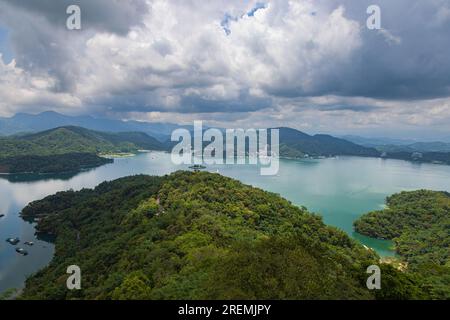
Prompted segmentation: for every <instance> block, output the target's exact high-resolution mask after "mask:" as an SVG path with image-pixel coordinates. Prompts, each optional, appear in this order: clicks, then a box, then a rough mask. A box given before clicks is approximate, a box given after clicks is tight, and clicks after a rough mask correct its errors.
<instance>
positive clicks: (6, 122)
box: [0, 111, 180, 141]
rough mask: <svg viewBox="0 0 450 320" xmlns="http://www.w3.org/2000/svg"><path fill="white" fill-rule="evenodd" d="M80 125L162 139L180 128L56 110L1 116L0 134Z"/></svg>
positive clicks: (87, 127) (175, 125)
mask: <svg viewBox="0 0 450 320" xmlns="http://www.w3.org/2000/svg"><path fill="white" fill-rule="evenodd" d="M64 126H78V127H83V128H86V129H91V130H97V131H105V132H131V131H139V132H145V133H147V134H149V135H151V136H152V137H155V138H157V139H159V140H161V141H164V140H166V139H167V137H168V136H169V135H170V134H171V132H172V131H173V130H174V129H176V128H179V127H180V126H179V125H177V124H171V123H150V122H139V121H123V120H114V119H105V118H94V117H91V116H67V115H63V114H60V113H57V112H54V111H46V112H42V113H39V114H36V115H33V114H27V113H18V114H16V115H14V116H13V117H11V118H2V117H0V135H12V134H18V133H24V132H25V133H26V132H28V133H29V132H40V131H44V130H49V129H53V128H57V127H64Z"/></svg>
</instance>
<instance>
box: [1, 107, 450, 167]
mask: <svg viewBox="0 0 450 320" xmlns="http://www.w3.org/2000/svg"><path fill="white" fill-rule="evenodd" d="M178 128H186V129H188V130H192V126H180V125H177V124H172V123H151V122H139V121H124V120H114V119H101V118H100V119H97V118H94V117H91V116H66V115H62V114H59V113H56V112H53V111H47V112H43V113H40V114H37V115H31V114H25V113H20V114H16V115H15V116H13V117H11V118H0V135H13V137H8V139H5V138H3V139H0V140H2V145H0V149H3V150H4V151H5V154H8V153H11V152H10V151H11V150H12V149H11V146H12V145H14V147H18V148H19V149H20V148H22V149H23V146H24V145H25V144H26V143H29V142H30V141H31V140H33V141H32V142H33V143H34V145H33V148H31V149H33V150H35V149H36V148H35V147H36V144H35V140H36V139H37V138H38V137H41V139H40V141H41V142H42V143H41V144H40V145H39V147H40V148H41V149H42V150H46V152H47V151H48V152H47V153H50V154H54V153H55V152H51V150H53V149H55V148H53V149H52V146H53V144H54V142H55V141H59V143H60V145H59V147H62V149H61V148H60V149H61V150H65V149H67V148H65V147H64V146H65V145H67V143H68V142H70V144H71V145H73V144H74V143H75V142H76V143H80V145H78V146H77V147H76V148H75V150H71V152H73V151H76V152H79V151H80V150H84V151H93V152H95V153H101V151H99V150H107V151H111V150H114V149H117V146H118V145H120V144H122V145H123V144H126V143H129V144H131V145H132V146H131V147H130V148H128V149H129V150H136V149H147V150H170V149H171V147H172V146H173V145H174V144H175V143H176V142H170V135H171V133H172V131H173V130H175V129H178ZM278 129H279V130H280V155H281V156H283V157H291V158H304V157H310V156H312V157H322V156H324V157H329V156H340V155H343V156H344V155H345V156H363V157H380V156H383V157H387V158H394V159H403V160H411V159H412V160H414V161H424V162H439V163H448V162H449V161H450V153H449V152H450V143H445V142H414V141H408V140H396V139H389V138H386V139H381V138H374V139H370V138H362V137H356V136H347V137H348V138H347V139H342V138H337V137H333V136H331V135H325V134H316V135H308V134H306V133H304V132H301V131H298V130H296V129H292V128H286V127H281V128H278ZM11 138H14V141H13V142H11ZM30 139H31V140H30ZM37 140H39V139H37ZM69 140H70V141H69ZM11 143H12V144H11ZM105 143H106V145H105ZM84 145H87V146H89V148H90V149H89V148H87V149H89V150H85V149H86V148H84V147H83V146H84ZM111 146H114V147H111ZM136 146H137V148H136ZM59 147H57V148H56V149H58V148H59ZM5 148H6V149H5ZM13 149H14V148H13ZM25 149H26V148H25ZM25 149H23V150H25ZM119 149H120V148H119ZM122 149H123V148H122ZM125 149H127V148H125ZM125 149H124V150H125ZM14 150H15V149H14ZM23 150H22V151H23ZM42 150H41V151H42ZM53 151H54V150H53ZM417 152H420V153H424V154H423V156H421V157H419V158H422V160H420V159H419V158H417V157H416V155H415V153H417ZM16 153H17V152H13V154H14V155H16ZM42 153H43V152H39V153H38V154H42ZM56 153H59V154H61V153H65V152H56ZM5 154H4V156H5ZM19 154H21V153H20V152H19ZM33 154H34V153H33Z"/></svg>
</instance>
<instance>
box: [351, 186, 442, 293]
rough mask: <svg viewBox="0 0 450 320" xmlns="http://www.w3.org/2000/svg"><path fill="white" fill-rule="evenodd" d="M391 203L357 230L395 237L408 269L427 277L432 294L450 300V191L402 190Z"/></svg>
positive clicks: (360, 221) (364, 219)
mask: <svg viewBox="0 0 450 320" xmlns="http://www.w3.org/2000/svg"><path fill="white" fill-rule="evenodd" d="M387 206H388V207H387V208H386V209H385V210H381V211H375V212H370V213H368V214H366V215H364V216H362V217H361V218H360V219H358V220H357V221H356V222H355V229H356V231H358V232H359V233H362V234H365V235H368V236H371V237H376V238H383V239H393V240H394V241H395V245H396V250H397V252H398V253H399V255H400V256H401V257H402V258H403V259H404V260H405V261H406V262H407V263H408V270H409V271H410V272H413V273H417V274H419V275H421V276H423V277H424V278H425V283H426V285H427V286H428V287H429V288H428V289H429V290H430V291H431V295H432V297H435V298H446V299H450V260H449V258H450V194H449V193H446V192H436V191H427V190H419V191H414V192H402V193H399V194H395V195H393V196H390V197H388V198H387Z"/></svg>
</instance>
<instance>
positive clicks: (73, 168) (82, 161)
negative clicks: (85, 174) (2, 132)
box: [0, 153, 113, 174]
mask: <svg viewBox="0 0 450 320" xmlns="http://www.w3.org/2000/svg"><path fill="white" fill-rule="evenodd" d="M111 162H113V160H112V159H106V158H102V157H99V156H97V155H95V154H91V153H68V154H57V155H51V156H19V157H10V158H6V159H0V172H1V173H11V174H14V173H61V172H77V171H80V170H83V169H88V168H95V167H98V166H101V165H104V164H107V163H111Z"/></svg>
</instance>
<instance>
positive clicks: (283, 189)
mask: <svg viewBox="0 0 450 320" xmlns="http://www.w3.org/2000/svg"><path fill="white" fill-rule="evenodd" d="M181 169H183V170H188V166H175V165H173V164H172V162H171V160H170V155H169V154H166V153H160V152H154V153H148V154H141V155H138V156H136V157H132V158H120V159H115V162H114V163H113V164H107V165H105V166H102V167H99V168H96V169H93V170H90V171H87V172H82V173H80V174H77V175H70V174H69V175H68V174H64V175H52V176H48V175H44V176H42V175H40V176H17V175H15V176H9V177H6V176H2V177H0V214H5V217H3V218H0V292H2V291H4V290H6V289H8V288H12V287H21V286H22V285H23V282H24V280H25V278H26V276H28V275H30V274H32V273H34V272H36V271H38V270H39V269H41V268H43V267H44V266H45V265H46V264H48V262H49V261H50V260H51V257H52V255H53V252H54V246H53V245H52V244H51V243H50V242H48V239H37V238H36V237H35V234H34V233H35V231H34V224H33V223H30V222H27V221H24V220H22V219H21V218H20V217H19V212H20V210H21V209H22V208H23V207H24V206H25V205H26V204H27V203H29V202H30V201H33V200H37V199H41V198H43V197H45V196H47V195H50V194H54V193H56V192H58V191H63V190H68V189H74V190H80V189H81V188H86V187H87V188H92V187H95V186H96V185H98V184H99V183H101V182H103V181H110V180H114V179H117V178H120V177H123V176H128V175H134V174H141V173H143V174H149V175H164V174H169V173H171V172H173V171H176V170H181ZM208 170H209V171H211V172H219V173H220V174H223V175H225V176H229V177H232V178H235V179H239V180H240V181H242V182H244V183H246V184H251V185H253V186H256V187H259V188H262V189H264V190H268V191H271V192H274V193H278V194H280V195H282V196H283V197H285V198H287V199H289V200H290V201H292V202H293V203H294V204H297V205H304V206H306V207H307V208H308V209H309V210H310V211H313V212H317V213H319V214H320V215H322V216H323V218H324V221H325V222H326V223H327V224H329V225H333V226H336V227H338V228H340V229H342V230H344V231H346V232H347V233H348V234H349V235H351V236H352V237H354V238H356V239H358V240H359V241H361V242H362V243H364V244H365V245H367V246H369V247H371V248H374V249H376V250H377V251H378V252H379V253H380V254H381V255H392V254H393V252H392V250H390V246H391V245H392V244H391V242H390V241H382V240H375V239H370V238H367V237H364V236H362V235H358V234H356V233H355V232H354V231H353V227H352V223H353V221H354V220H355V219H356V218H357V217H358V216H360V215H361V214H362V213H365V212H367V211H371V210H379V209H381V208H382V206H383V204H384V199H385V197H386V196H387V195H390V194H392V193H396V192H399V191H402V190H416V189H422V188H426V189H432V190H446V191H449V190H450V166H441V165H432V164H414V163H409V162H405V161H398V160H384V159H374V158H356V157H340V158H337V159H321V160H281V161H280V171H279V174H278V175H276V176H261V175H260V170H259V168H258V167H256V166H251V165H221V166H218V165H217V166H209V167H208ZM9 237H19V238H20V239H21V243H20V244H19V245H18V246H19V247H20V246H23V242H25V241H33V242H35V245H34V246H33V247H26V248H25V249H26V250H27V251H28V252H29V255H28V256H26V257H23V256H21V255H19V254H17V253H16V252H15V247H14V246H11V245H10V244H8V243H7V242H6V241H5V239H6V238H9Z"/></svg>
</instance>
